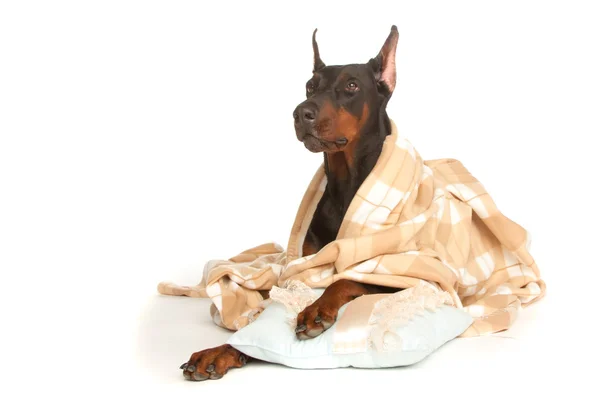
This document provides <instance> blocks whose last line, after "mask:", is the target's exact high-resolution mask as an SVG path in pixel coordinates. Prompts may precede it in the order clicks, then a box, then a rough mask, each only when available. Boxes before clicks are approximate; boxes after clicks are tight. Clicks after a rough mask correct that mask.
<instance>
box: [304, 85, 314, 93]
mask: <svg viewBox="0 0 600 400" xmlns="http://www.w3.org/2000/svg"><path fill="white" fill-rule="evenodd" d="M314 91H315V87H314V85H313V84H312V82H308V83H307V84H306V92H307V93H309V94H311V93H312V92H314Z"/></svg>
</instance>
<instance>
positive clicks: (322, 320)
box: [296, 299, 340, 340]
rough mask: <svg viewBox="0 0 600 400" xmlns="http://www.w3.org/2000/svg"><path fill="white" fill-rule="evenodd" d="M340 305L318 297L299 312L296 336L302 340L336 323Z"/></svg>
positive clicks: (318, 333)
mask: <svg viewBox="0 0 600 400" xmlns="http://www.w3.org/2000/svg"><path fill="white" fill-rule="evenodd" d="M339 309H340V306H338V305H336V304H332V303H331V301H330V302H327V301H324V300H321V299H318V300H317V301H315V302H314V303H313V304H311V305H310V306H308V307H306V308H305V309H304V311H302V312H301V313H300V314H298V318H297V321H296V337H297V338H298V339H300V340H305V339H311V338H314V337H317V336H319V335H320V334H321V333H323V332H325V331H326V330H327V329H329V328H331V326H332V325H333V324H334V323H335V320H336V319H337V314H338V311H339Z"/></svg>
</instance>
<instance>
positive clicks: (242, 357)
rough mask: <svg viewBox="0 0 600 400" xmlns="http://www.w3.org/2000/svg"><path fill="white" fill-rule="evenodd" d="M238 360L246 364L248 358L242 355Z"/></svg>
mask: <svg viewBox="0 0 600 400" xmlns="http://www.w3.org/2000/svg"><path fill="white" fill-rule="evenodd" d="M240 362H241V363H242V365H246V363H247V362H248V360H247V359H246V357H244V356H243V355H241V356H240Z"/></svg>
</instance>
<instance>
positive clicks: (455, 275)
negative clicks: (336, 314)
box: [158, 121, 546, 336]
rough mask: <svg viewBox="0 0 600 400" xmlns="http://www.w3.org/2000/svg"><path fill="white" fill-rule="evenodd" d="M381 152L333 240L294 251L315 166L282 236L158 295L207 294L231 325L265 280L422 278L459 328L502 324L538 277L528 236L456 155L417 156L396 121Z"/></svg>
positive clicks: (254, 304)
mask: <svg viewBox="0 0 600 400" xmlns="http://www.w3.org/2000/svg"><path fill="white" fill-rule="evenodd" d="M391 126H392V132H391V134H390V135H389V136H388V137H387V138H386V139H385V142H384V145H383V149H382V152H381V155H380V157H379V159H378V161H377V163H376V165H375V167H374V168H373V170H372V171H371V173H370V175H369V176H368V177H367V178H366V179H365V181H364V182H363V184H362V185H361V187H360V188H359V190H358V192H357V193H356V195H355V197H354V198H353V199H352V201H351V203H350V206H349V207H348V210H347V212H346V215H345V216H344V220H343V222H342V225H341V227H340V229H339V232H338V235H337V238H336V240H334V241H333V242H331V243H329V244H328V245H326V246H325V247H323V248H322V249H321V250H320V251H319V252H318V253H316V254H313V255H309V256H303V255H302V245H303V242H304V238H305V236H306V232H307V230H308V227H309V225H310V222H311V220H312V216H313V214H314V212H315V210H316V207H317V204H318V202H319V200H320V199H321V196H322V195H323V192H324V190H325V186H326V184H327V177H326V175H325V172H324V167H323V165H321V166H320V167H319V169H318V170H317V172H316V173H315V175H314V177H313V179H312V181H311V182H310V184H309V186H308V188H307V190H306V192H305V194H304V197H303V199H302V202H301V204H300V207H299V209H298V212H297V215H296V218H295V220H294V223H293V225H292V230H291V233H290V237H289V240H288V244H287V249H285V250H284V249H283V248H282V247H281V246H279V245H277V244H274V243H267V244H263V245H261V246H257V247H254V248H252V249H249V250H246V251H244V252H242V253H240V254H238V255H237V256H235V257H232V258H230V259H229V260H212V261H209V262H208V263H207V264H206V266H205V268H204V274H203V277H202V281H201V282H200V283H199V284H198V285H197V286H191V287H190V286H178V285H174V284H170V283H161V284H159V286H158V290H159V292H160V293H162V294H168V295H178V296H182V295H183V296H191V297H209V298H210V299H211V300H212V302H213V303H212V305H211V310H210V312H211V316H212V318H213V321H214V322H215V323H216V324H217V325H219V326H222V327H225V328H227V329H231V330H237V329H240V328H242V327H244V326H246V325H247V324H248V323H250V322H252V321H253V319H254V318H255V317H256V315H257V314H258V313H260V311H261V303H262V302H263V300H265V299H266V298H267V297H268V291H269V290H270V289H271V288H272V287H273V286H285V284H286V282H289V281H292V280H298V281H301V282H303V283H305V284H307V285H308V286H310V287H313V288H314V287H327V286H329V285H330V284H331V283H333V282H335V281H336V280H339V279H350V280H354V281H358V282H364V283H371V284H376V285H382V286H389V287H397V288H409V287H415V286H417V285H418V284H419V283H420V282H422V281H425V282H428V283H430V284H432V285H433V287H434V288H436V290H440V291H445V292H447V293H448V294H449V295H450V297H451V299H452V302H453V305H454V306H455V307H459V308H464V309H465V310H466V311H468V312H469V313H470V314H471V315H472V316H473V318H474V322H473V324H472V325H471V327H470V328H469V329H468V330H467V331H465V332H464V333H463V334H462V336H477V335H482V334H487V333H493V332H499V331H502V330H505V329H507V328H508V327H509V326H510V325H511V324H512V322H513V321H514V319H515V318H516V315H517V313H518V311H519V309H520V308H521V307H522V306H527V305H529V304H532V303H533V302H535V301H537V300H539V299H540V298H542V297H543V295H544V293H545V288H546V286H545V284H544V281H543V280H542V279H541V277H540V273H539V270H538V267H537V265H536V263H535V261H534V259H533V257H532V256H531V254H530V253H529V242H530V241H529V235H528V233H527V231H525V230H524V229H523V228H522V227H521V226H519V225H518V224H516V223H515V222H513V221H511V220H510V219H508V218H507V217H506V216H504V215H503V214H502V213H501V212H500V211H499V210H498V208H497V207H496V205H495V204H494V202H493V200H492V198H491V197H490V195H489V194H488V193H487V192H486V191H485V189H484V187H483V185H482V184H481V183H480V182H479V181H478V180H477V179H475V178H474V177H473V176H472V175H471V174H470V173H469V172H468V171H467V169H466V168H465V167H464V166H463V165H462V164H461V163H460V162H459V161H457V160H453V159H442V160H430V161H423V160H422V159H421V156H420V155H419V153H418V152H417V151H416V150H415V149H414V147H413V146H412V145H411V144H410V142H408V141H407V140H406V139H405V138H403V137H401V136H400V135H398V131H397V128H396V126H395V124H394V123H393V121H392V123H391Z"/></svg>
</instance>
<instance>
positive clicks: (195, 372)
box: [179, 344, 249, 381]
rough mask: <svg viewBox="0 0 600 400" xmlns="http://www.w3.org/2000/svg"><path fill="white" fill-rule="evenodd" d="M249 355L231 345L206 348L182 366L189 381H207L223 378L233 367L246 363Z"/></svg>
mask: <svg viewBox="0 0 600 400" xmlns="http://www.w3.org/2000/svg"><path fill="white" fill-rule="evenodd" d="M248 359H249V357H248V356H246V355H245V354H242V353H241V352H240V351H239V350H236V349H235V348H233V347H232V346H231V345H228V344H224V345H223V346H219V347H215V348H212V349H206V350H202V351H199V352H197V353H194V354H192V356H191V357H190V360H189V361H188V362H186V363H184V364H183V365H181V367H179V368H180V369H182V370H183V376H184V378H185V379H187V380H188V381H205V380H207V379H221V378H222V377H223V375H225V374H226V373H227V371H229V369H231V368H239V367H243V366H244V365H246V362H247V361H248Z"/></svg>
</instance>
